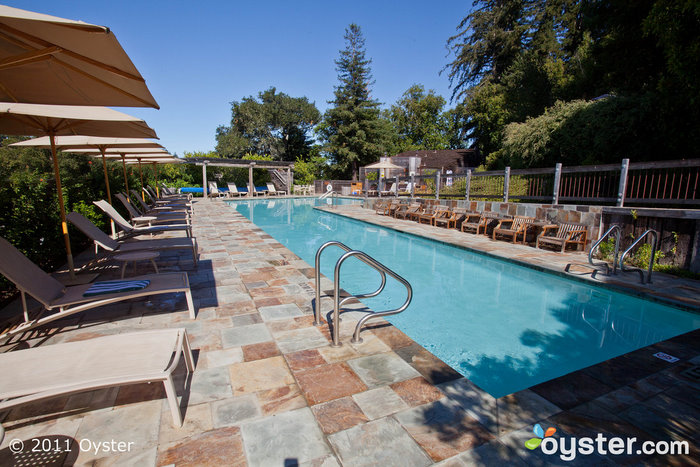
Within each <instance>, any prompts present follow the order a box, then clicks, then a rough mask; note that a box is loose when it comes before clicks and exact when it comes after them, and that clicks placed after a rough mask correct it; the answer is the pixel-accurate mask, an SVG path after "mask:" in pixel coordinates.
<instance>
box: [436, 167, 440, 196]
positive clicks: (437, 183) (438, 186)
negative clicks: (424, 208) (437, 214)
mask: <svg viewBox="0 0 700 467" xmlns="http://www.w3.org/2000/svg"><path fill="white" fill-rule="evenodd" d="M435 199H440V171H439V170H438V171H437V173H436V174H435Z"/></svg>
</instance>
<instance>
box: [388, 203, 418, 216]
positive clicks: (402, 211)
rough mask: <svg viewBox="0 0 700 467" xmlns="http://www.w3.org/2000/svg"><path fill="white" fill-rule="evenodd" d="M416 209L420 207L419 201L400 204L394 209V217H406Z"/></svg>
mask: <svg viewBox="0 0 700 467" xmlns="http://www.w3.org/2000/svg"><path fill="white" fill-rule="evenodd" d="M418 209H420V203H411V204H402V205H400V206H399V207H398V208H397V209H396V211H394V217H395V218H396V219H406V218H408V216H409V215H410V214H411V213H412V212H417V211H418Z"/></svg>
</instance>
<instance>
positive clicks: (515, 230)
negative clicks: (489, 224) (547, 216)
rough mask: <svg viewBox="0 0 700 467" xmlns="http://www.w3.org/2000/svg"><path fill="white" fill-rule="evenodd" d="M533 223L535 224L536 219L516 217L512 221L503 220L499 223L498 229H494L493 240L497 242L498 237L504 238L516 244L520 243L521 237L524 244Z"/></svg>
mask: <svg viewBox="0 0 700 467" xmlns="http://www.w3.org/2000/svg"><path fill="white" fill-rule="evenodd" d="M533 222H535V218H534V217H524V216H515V217H514V218H512V219H503V220H502V221H500V222H499V223H498V225H497V226H496V228H495V229H493V239H494V240H496V239H497V237H504V238H509V239H510V240H512V241H513V243H516V242H517V241H518V236H521V237H522V238H523V244H524V243H525V235H526V234H527V228H528V227H529V226H530V224H532V223H533Z"/></svg>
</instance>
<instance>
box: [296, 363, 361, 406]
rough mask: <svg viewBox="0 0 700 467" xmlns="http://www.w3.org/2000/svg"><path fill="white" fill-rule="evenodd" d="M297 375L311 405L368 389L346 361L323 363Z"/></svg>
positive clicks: (298, 381)
mask: <svg viewBox="0 0 700 467" xmlns="http://www.w3.org/2000/svg"><path fill="white" fill-rule="evenodd" d="M295 376H296V380H297V383H298V384H299V386H300V387H301V390H302V391H303V393H304V396H305V397H306V400H307V401H308V402H309V404H311V405H315V404H320V403H322V402H326V401H330V400H333V399H339V398H341V397H345V396H351V395H353V394H355V393H358V392H362V391H364V390H366V389H367V386H365V385H364V383H363V382H362V381H361V380H360V378H358V377H357V375H356V374H355V373H354V372H353V371H352V370H351V369H350V367H349V366H348V365H347V364H345V363H333V364H329V365H321V366H318V367H315V368H311V369H309V370H306V371H302V372H299V373H296V374H295Z"/></svg>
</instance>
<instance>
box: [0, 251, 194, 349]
mask: <svg viewBox="0 0 700 467" xmlns="http://www.w3.org/2000/svg"><path fill="white" fill-rule="evenodd" d="M0 257H1V258H2V261H0V274H2V275H3V276H5V277H6V278H7V279H9V280H10V281H11V282H13V283H14V284H15V286H16V287H17V290H19V292H20V295H21V297H22V309H23V312H24V321H23V322H21V323H19V324H17V325H15V326H11V327H9V328H7V329H4V330H2V331H0V337H7V336H11V335H14V334H17V333H21V332H24V331H27V330H29V329H33V328H35V327H38V326H41V325H43V324H46V323H49V322H51V321H55V320H57V319H61V318H64V317H66V316H70V315H73V314H75V313H80V312H81V311H85V310H89V309H91V308H96V307H99V306H102V305H109V304H110V303H115V302H121V301H124V300H129V299H132V298H139V297H146V296H150V295H160V294H169V293H178V292H183V293H184V294H185V298H186V299H187V308H188V309H189V312H190V318H192V319H195V309H194V301H193V300H192V292H191V291H190V282H189V280H188V278H187V273H185V272H174V273H162V274H150V275H146V276H138V277H131V278H129V279H130V280H148V281H150V283H149V284H148V285H147V286H146V287H144V288H142V289H139V290H132V291H128V292H115V293H108V294H103V295H97V296H92V297H84V296H83V294H84V293H85V292H86V291H87V290H88V289H89V288H90V287H91V286H92V284H84V285H73V286H68V287H66V286H64V285H63V284H61V283H60V282H58V281H57V280H56V279H54V278H53V277H51V276H50V275H48V274H47V273H45V272H44V271H43V270H42V269H41V268H40V267H39V266H37V265H36V264H34V263H32V262H31V261H29V259H28V258H27V257H26V256H24V255H23V254H22V253H20V251H19V250H17V248H15V247H14V246H12V245H11V244H10V242H8V241H7V240H5V239H4V238H2V237H0ZM27 294H28V295H30V296H32V297H34V298H35V299H36V300H37V301H38V302H39V303H41V305H43V308H44V309H43V310H42V311H40V312H39V313H38V315H37V316H35V317H34V318H31V319H30V317H29V310H28V308H27V298H26V295H27ZM49 312H53V313H51V314H48V315H46V313H49Z"/></svg>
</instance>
